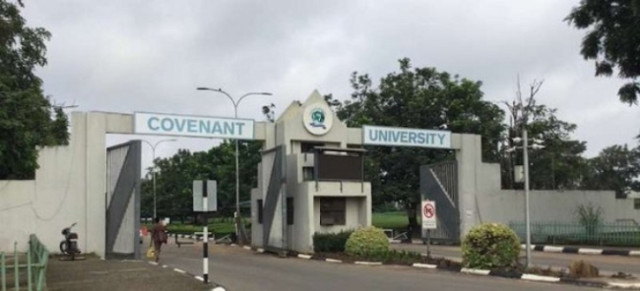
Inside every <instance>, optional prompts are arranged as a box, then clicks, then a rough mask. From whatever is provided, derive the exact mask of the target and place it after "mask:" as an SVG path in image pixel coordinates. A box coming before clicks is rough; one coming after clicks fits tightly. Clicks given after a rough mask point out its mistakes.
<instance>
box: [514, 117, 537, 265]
mask: <svg viewBox="0 0 640 291" xmlns="http://www.w3.org/2000/svg"><path fill="white" fill-rule="evenodd" d="M513 140H514V141H515V142H520V141H522V163H523V165H522V168H523V171H524V173H523V174H524V212H525V217H524V221H525V241H526V250H525V253H526V263H525V267H527V268H528V267H529V266H530V265H531V215H530V213H531V211H530V204H529V188H530V186H529V135H528V132H527V128H526V123H525V126H523V127H522V140H520V138H518V137H516V138H514V139H513ZM540 143H541V141H539V140H537V139H533V144H532V145H531V148H532V149H541V148H544V146H543V145H541V144H540ZM517 148H519V146H514V147H512V148H509V149H507V151H509V152H511V151H515V150H516V149H517Z"/></svg>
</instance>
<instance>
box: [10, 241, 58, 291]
mask: <svg viewBox="0 0 640 291" xmlns="http://www.w3.org/2000/svg"><path fill="white" fill-rule="evenodd" d="M17 246H18V243H14V246H13V257H12V258H11V257H9V256H7V255H6V254H5V253H0V288H1V289H2V291H6V290H7V288H8V287H10V286H12V285H13V290H20V287H21V286H20V283H21V282H24V281H26V283H27V286H26V287H27V288H26V290H29V291H31V290H34V288H35V290H38V291H41V290H44V287H45V286H46V275H47V263H48V261H49V251H48V250H47V249H46V248H45V247H44V245H43V244H42V243H41V242H40V240H38V237H36V236H35V235H34V234H32V235H30V236H29V248H28V249H27V253H26V254H19V253H18V250H17ZM25 260H26V264H25V263H24V261H25ZM21 261H22V263H21ZM25 272H26V278H24V277H22V278H21V275H22V276H24V275H25V274H24V273H25ZM7 275H9V277H13V282H11V281H10V279H11V278H7ZM12 283H13V284H12ZM22 287H24V286H22Z"/></svg>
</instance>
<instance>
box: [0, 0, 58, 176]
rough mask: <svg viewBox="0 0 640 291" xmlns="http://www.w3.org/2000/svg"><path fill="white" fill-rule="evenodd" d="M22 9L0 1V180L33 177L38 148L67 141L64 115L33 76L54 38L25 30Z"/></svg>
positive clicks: (48, 34) (20, 4) (44, 63)
mask: <svg viewBox="0 0 640 291" xmlns="http://www.w3.org/2000/svg"><path fill="white" fill-rule="evenodd" d="M21 7H23V6H22V3H20V2H18V4H17V5H16V4H14V3H10V2H9V1H6V0H0V179H31V178H33V177H34V175H35V170H36V169H37V168H38V165H37V158H38V151H37V149H36V146H53V145H60V144H66V143H67V142H68V138H69V135H68V133H67V124H68V121H67V117H66V115H65V114H64V112H62V108H60V107H57V108H56V107H54V106H52V104H51V102H50V101H49V99H48V98H46V97H45V96H44V95H43V92H42V80H40V78H38V77H37V76H36V75H35V73H34V70H35V68H36V67H38V66H44V65H46V63H47V59H46V57H45V53H46V46H45V40H48V39H49V38H50V37H51V34H50V33H49V32H48V31H46V30H45V29H44V28H31V27H28V26H26V21H25V19H24V18H23V17H22V16H21V15H20V9H19V8H21ZM52 115H53V116H52ZM52 117H53V118H52Z"/></svg>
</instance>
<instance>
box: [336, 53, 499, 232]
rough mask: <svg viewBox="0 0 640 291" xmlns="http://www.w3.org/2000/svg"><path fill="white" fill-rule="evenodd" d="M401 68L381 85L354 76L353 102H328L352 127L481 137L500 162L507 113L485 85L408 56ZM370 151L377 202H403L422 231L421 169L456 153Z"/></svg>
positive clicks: (369, 165)
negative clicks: (419, 216)
mask: <svg viewBox="0 0 640 291" xmlns="http://www.w3.org/2000/svg"><path fill="white" fill-rule="evenodd" d="M399 64H400V71H399V72H392V73H389V74H388V75H386V76H385V77H383V78H382V79H381V80H380V83H379V85H377V86H375V85H374V84H373V82H372V80H371V78H370V77H369V76H368V75H367V74H358V73H357V72H355V73H353V75H352V78H351V85H352V87H353V90H354V92H353V93H352V95H351V100H348V101H345V102H344V103H342V102H339V101H338V100H335V99H333V98H332V97H331V96H326V97H325V98H326V99H327V100H328V101H329V103H330V104H332V105H333V106H334V107H335V109H336V111H337V114H338V117H339V118H340V119H341V120H344V121H346V123H347V124H348V125H349V126H353V127H357V126H362V125H365V124H376V125H386V126H398V127H411V128H425V129H447V130H451V131H454V132H458V133H476V134H481V135H482V150H483V157H484V159H485V160H487V161H497V159H498V156H499V153H498V142H499V140H500V134H501V132H502V131H503V128H504V127H503V125H502V120H503V117H504V115H503V112H502V111H501V110H500V109H499V108H498V106H496V105H495V104H493V103H491V102H488V101H485V100H483V99H482V96H483V93H482V91H481V90H480V86H481V83H480V82H474V81H471V80H467V79H460V78H459V77H458V76H453V77H452V76H451V75H449V74H448V73H446V72H438V71H437V70H436V69H434V68H415V69H414V68H412V67H411V64H410V60H409V59H407V58H404V59H401V60H399ZM367 150H368V153H367V162H366V174H367V175H368V176H367V179H369V180H370V181H371V182H372V184H373V185H374V187H372V188H373V192H374V193H373V196H374V200H375V201H386V202H400V203H402V205H404V207H405V209H406V211H407V214H408V218H409V225H410V227H411V228H412V229H417V221H416V216H417V208H418V206H419V203H420V200H421V198H420V197H419V192H418V190H419V189H418V188H419V167H420V166H421V165H425V164H430V163H435V162H439V161H443V160H447V159H453V153H452V152H451V151H446V150H439V149H438V150H436V149H422V148H410V147H370V148H368V149H367ZM375 186H378V187H375ZM375 197H378V198H375ZM379 197H383V199H380V198H379Z"/></svg>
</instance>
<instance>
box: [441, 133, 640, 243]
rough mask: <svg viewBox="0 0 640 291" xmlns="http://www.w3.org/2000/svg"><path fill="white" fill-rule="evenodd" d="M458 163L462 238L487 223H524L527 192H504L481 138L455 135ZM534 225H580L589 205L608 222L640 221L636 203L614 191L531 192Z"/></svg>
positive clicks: (639, 212)
mask: <svg viewBox="0 0 640 291" xmlns="http://www.w3.org/2000/svg"><path fill="white" fill-rule="evenodd" d="M453 143H454V147H456V148H458V150H457V151H456V159H457V161H458V188H459V189H458V191H459V193H458V195H459V210H460V218H461V220H460V221H461V222H460V224H461V225H460V228H461V235H462V236H464V235H465V234H466V233H467V232H468V231H469V229H470V228H471V227H473V226H475V225H477V224H480V223H484V222H500V223H504V224H508V223H509V222H511V221H518V222H524V220H525V218H524V217H525V199H524V191H523V190H503V189H501V183H500V165H499V164H488V163H482V161H481V156H482V151H481V138H480V136H478V135H469V134H462V135H454V140H453ZM529 202H530V215H531V216H530V217H531V221H532V222H538V221H540V222H551V221H556V222H564V223H574V222H577V217H576V214H575V211H576V208H577V207H578V206H580V205H588V204H589V203H591V204H593V205H597V206H600V207H602V209H603V211H604V213H603V216H604V217H603V218H604V220H605V221H607V222H613V221H616V220H619V219H635V220H636V221H638V219H639V218H640V210H638V209H634V207H633V200H627V199H616V198H615V193H614V192H613V191H584V190H572V191H562V190H556V191H553V190H545V191H537V190H531V191H530V194H529Z"/></svg>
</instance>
